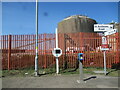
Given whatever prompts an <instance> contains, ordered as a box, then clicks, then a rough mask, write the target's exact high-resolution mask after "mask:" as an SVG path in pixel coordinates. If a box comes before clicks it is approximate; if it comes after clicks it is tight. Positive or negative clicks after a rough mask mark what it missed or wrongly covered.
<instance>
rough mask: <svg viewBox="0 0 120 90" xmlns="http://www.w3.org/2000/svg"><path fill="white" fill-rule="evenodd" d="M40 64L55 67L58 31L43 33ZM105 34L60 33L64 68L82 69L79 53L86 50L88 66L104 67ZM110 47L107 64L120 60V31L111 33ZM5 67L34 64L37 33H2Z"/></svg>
mask: <svg viewBox="0 0 120 90" xmlns="http://www.w3.org/2000/svg"><path fill="white" fill-rule="evenodd" d="M38 39H39V40H38V43H39V44H38V45H39V47H38V48H39V60H38V62H39V67H40V68H50V67H55V57H54V56H53V55H52V49H53V48H55V34H39V38H38ZM101 39H102V38H101V35H100V34H97V33H83V32H80V33H65V34H62V33H59V35H58V42H59V47H60V48H61V49H62V51H63V55H62V56H61V57H60V58H59V64H60V65H59V66H60V68H64V69H65V68H78V60H77V54H78V53H84V61H83V65H84V67H103V53H102V51H101V50H100V48H101V41H102V40H101ZM107 39H108V44H109V48H110V50H109V51H107V52H106V60H107V67H108V68H111V67H112V66H113V65H114V64H118V63H120V34H119V33H116V34H114V35H110V36H107ZM0 41H1V50H2V69H8V70H10V69H21V68H27V67H32V66H34V60H35V35H2V36H1V40H0Z"/></svg>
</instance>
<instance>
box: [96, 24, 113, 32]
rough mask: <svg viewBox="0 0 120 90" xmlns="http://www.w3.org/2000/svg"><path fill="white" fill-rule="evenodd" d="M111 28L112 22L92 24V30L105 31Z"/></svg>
mask: <svg viewBox="0 0 120 90" xmlns="http://www.w3.org/2000/svg"><path fill="white" fill-rule="evenodd" d="M109 30H113V25H112V24H94V32H105V31H109Z"/></svg>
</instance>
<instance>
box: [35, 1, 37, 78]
mask: <svg viewBox="0 0 120 90" xmlns="http://www.w3.org/2000/svg"><path fill="white" fill-rule="evenodd" d="M35 76H38V0H36V56H35Z"/></svg>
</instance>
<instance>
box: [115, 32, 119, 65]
mask: <svg viewBox="0 0 120 90" xmlns="http://www.w3.org/2000/svg"><path fill="white" fill-rule="evenodd" d="M116 40H117V41H116V61H115V63H116V64H117V63H118V62H119V50H118V49H119V33H116Z"/></svg>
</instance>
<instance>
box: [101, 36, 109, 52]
mask: <svg viewBox="0 0 120 90" xmlns="http://www.w3.org/2000/svg"><path fill="white" fill-rule="evenodd" d="M101 50H109V45H108V44H107V38H106V37H102V48H101Z"/></svg>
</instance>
